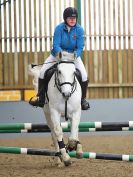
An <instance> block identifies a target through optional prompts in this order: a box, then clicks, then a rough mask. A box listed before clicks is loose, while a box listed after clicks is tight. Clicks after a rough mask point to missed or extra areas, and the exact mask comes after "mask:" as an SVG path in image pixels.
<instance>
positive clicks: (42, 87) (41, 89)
mask: <svg viewBox="0 0 133 177" xmlns="http://www.w3.org/2000/svg"><path fill="white" fill-rule="evenodd" d="M38 84H39V85H38V94H37V96H38V98H37V99H36V100H32V98H31V99H30V101H29V104H31V105H32V106H36V107H41V108H42V107H44V103H45V91H46V83H45V79H40V78H39V80H38Z"/></svg>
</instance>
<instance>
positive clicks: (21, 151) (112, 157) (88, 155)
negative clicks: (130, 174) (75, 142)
mask: <svg viewBox="0 0 133 177" xmlns="http://www.w3.org/2000/svg"><path fill="white" fill-rule="evenodd" d="M0 153H7V154H26V155H43V156H59V153H56V152H55V151H52V150H48V149H33V148H19V147H4V146H0ZM69 155H70V157H73V158H76V152H75V151H72V152H69ZM83 158H87V159H103V160H116V161H131V162H133V155H125V154H109V153H95V152H83Z"/></svg>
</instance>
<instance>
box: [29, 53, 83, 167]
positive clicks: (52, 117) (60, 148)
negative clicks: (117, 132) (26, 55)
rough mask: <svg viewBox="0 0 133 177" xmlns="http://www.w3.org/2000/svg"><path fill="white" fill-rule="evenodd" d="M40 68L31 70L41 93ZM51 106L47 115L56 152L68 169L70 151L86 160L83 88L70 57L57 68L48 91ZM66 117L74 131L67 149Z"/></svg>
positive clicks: (46, 107)
mask: <svg viewBox="0 0 133 177" xmlns="http://www.w3.org/2000/svg"><path fill="white" fill-rule="evenodd" d="M39 71H40V66H35V67H33V68H31V67H30V73H31V74H32V75H33V76H34V82H33V84H34V86H35V88H36V89H37V83H38V80H37V78H38V77H39ZM47 97H48V101H47V104H45V105H44V108H43V111H44V114H45V117H46V121H47V124H48V126H49V128H50V130H51V135H52V140H53V143H54V145H55V150H56V152H57V153H59V154H60V155H59V156H60V159H61V161H62V162H64V165H65V166H69V165H71V163H72V161H71V158H70V156H69V154H68V151H72V150H75V151H76V155H77V158H82V154H83V151H82V145H81V143H80V141H79V137H78V126H79V123H80V117H81V86H80V84H79V81H78V79H77V77H76V68H75V64H74V60H70V59H69V56H67V57H66V55H65V57H64V58H63V57H62V58H61V59H60V60H59V61H57V68H56V70H55V72H54V74H53V75H52V77H51V79H50V81H49V83H48V89H47ZM62 116H65V119H66V120H69V121H70V122H71V131H70V136H69V138H68V144H67V146H66V145H65V143H64V140H63V131H62V127H61V119H62Z"/></svg>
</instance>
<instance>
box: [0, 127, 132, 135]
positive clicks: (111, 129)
mask: <svg viewBox="0 0 133 177" xmlns="http://www.w3.org/2000/svg"><path fill="white" fill-rule="evenodd" d="M62 130H63V132H70V128H63V129H62ZM105 131H133V127H116V128H79V132H81V133H82V132H105ZM49 132H51V131H50V129H49V128H47V129H31V130H27V129H21V130H0V133H1V134H2V133H49Z"/></svg>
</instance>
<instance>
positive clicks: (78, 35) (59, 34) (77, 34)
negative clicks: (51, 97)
mask: <svg viewBox="0 0 133 177" xmlns="http://www.w3.org/2000/svg"><path fill="white" fill-rule="evenodd" d="M63 18H64V22H63V23H61V24H59V25H58V26H57V27H56V28H55V31H54V37H53V48H52V50H51V55H50V56H49V57H48V58H47V59H46V60H45V63H44V64H43V66H42V68H41V71H40V77H39V88H38V95H37V96H38V98H37V99H36V100H34V101H33V100H30V102H29V103H30V104H31V105H33V106H39V107H43V106H44V102H45V96H44V92H45V85H46V84H45V83H46V82H45V78H44V73H45V71H46V70H47V69H49V68H50V67H51V66H52V65H53V64H54V61H57V60H58V58H59V53H60V52H62V51H66V52H68V53H73V52H74V53H75V56H76V59H75V67H76V68H78V69H79V70H80V72H81V75H82V83H81V88H82V98H81V107H82V110H87V109H89V108H90V106H89V103H88V102H87V101H86V92H87V86H88V79H87V72H86V70H85V67H84V64H83V62H82V60H81V57H80V55H81V53H82V51H83V48H84V30H83V28H82V27H81V26H80V25H79V24H78V23H77V18H78V12H77V9H75V8H73V7H68V8H66V9H65V10H64V12H63ZM46 63H47V64H46Z"/></svg>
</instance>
